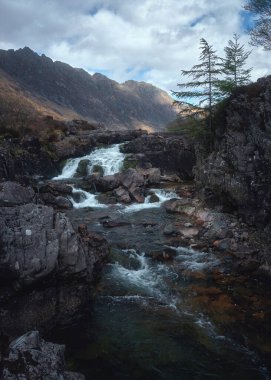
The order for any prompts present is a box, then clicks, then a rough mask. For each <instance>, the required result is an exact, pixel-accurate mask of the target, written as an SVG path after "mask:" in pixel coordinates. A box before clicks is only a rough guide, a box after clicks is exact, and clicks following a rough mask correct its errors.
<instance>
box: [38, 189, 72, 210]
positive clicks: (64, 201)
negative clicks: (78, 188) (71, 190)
mask: <svg viewBox="0 0 271 380" xmlns="http://www.w3.org/2000/svg"><path fill="white" fill-rule="evenodd" d="M41 199H42V200H43V202H44V203H45V204H46V205H48V206H53V207H54V208H57V209H66V210H68V209H71V208H73V205H72V202H71V201H70V200H69V199H68V198H65V197H62V196H60V195H59V196H57V197H55V196H54V195H52V194H50V193H45V194H41Z"/></svg>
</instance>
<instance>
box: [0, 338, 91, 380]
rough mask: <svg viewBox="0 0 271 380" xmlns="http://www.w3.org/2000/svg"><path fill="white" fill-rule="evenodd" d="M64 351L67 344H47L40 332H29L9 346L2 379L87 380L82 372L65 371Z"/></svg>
mask: <svg viewBox="0 0 271 380" xmlns="http://www.w3.org/2000/svg"><path fill="white" fill-rule="evenodd" d="M64 351H65V346H64V345H59V344H55V343H50V342H46V341H45V340H43V339H41V338H40V336H39V332H38V331H30V332H27V333H26V334H24V335H23V336H21V337H19V338H17V339H15V340H14V341H13V342H11V343H10V345H9V347H8V353H7V355H6V356H5V357H4V360H3V369H2V374H1V372H0V375H1V379H3V380H18V379H20V380H40V379H48V380H49V379H50V380H84V378H85V377H84V376H83V375H81V374H80V373H75V372H68V371H66V370H65V359H64ZM0 371H1V370H0Z"/></svg>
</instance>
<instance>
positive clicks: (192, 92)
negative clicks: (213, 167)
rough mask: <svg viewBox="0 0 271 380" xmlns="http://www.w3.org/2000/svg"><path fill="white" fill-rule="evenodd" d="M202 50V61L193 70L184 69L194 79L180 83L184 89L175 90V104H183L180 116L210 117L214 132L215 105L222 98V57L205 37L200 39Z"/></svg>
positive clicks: (209, 121)
mask: <svg viewBox="0 0 271 380" xmlns="http://www.w3.org/2000/svg"><path fill="white" fill-rule="evenodd" d="M200 50H201V54H200V58H199V59H200V63H199V64H198V65H195V66H193V67H192V68H191V70H182V75H183V76H188V77H190V78H191V79H192V80H191V81H189V82H186V83H178V87H180V88H181V89H184V90H182V91H173V92H172V93H173V96H175V97H176V98H177V99H178V100H176V101H175V102H174V104H176V105H179V106H182V107H181V111H180V116H189V115H191V114H192V115H193V116H200V115H203V116H204V117H206V119H208V123H209V128H210V132H214V131H213V124H212V118H213V106H214V104H215V103H216V102H217V101H218V99H219V98H220V90H219V88H218V81H219V79H218V76H219V74H220V72H221V68H220V61H221V59H220V58H219V57H218V56H217V55H216V51H215V50H214V49H213V47H212V46H211V45H210V44H208V42H207V41H206V40H205V39H204V38H202V39H201V40H200ZM185 89H187V90H185ZM194 103H197V104H194Z"/></svg>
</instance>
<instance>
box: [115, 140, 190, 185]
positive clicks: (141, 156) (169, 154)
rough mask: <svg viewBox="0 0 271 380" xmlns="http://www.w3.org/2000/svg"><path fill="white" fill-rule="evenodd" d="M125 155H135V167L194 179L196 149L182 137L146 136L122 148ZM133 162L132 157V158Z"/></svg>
mask: <svg viewBox="0 0 271 380" xmlns="http://www.w3.org/2000/svg"><path fill="white" fill-rule="evenodd" d="M122 151H123V152H124V153H133V154H134V157H133V161H134V162H135V163H134V164H135V165H138V166H139V167H143V168H149V167H152V166H153V167H157V168H160V169H161V172H162V173H177V174H178V175H179V176H180V178H182V179H191V178H193V173H192V169H193V166H194V164H195V154H194V149H193V147H192V146H190V145H189V143H188V142H187V141H186V140H185V139H184V138H180V137H171V136H160V135H145V136H140V137H138V138H137V139H134V140H132V141H130V142H129V143H127V144H125V145H124V146H123V147H122ZM130 160H132V157H130Z"/></svg>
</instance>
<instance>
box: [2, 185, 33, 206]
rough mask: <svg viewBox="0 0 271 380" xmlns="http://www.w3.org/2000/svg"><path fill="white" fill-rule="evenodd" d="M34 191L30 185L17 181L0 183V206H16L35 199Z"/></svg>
mask: <svg viewBox="0 0 271 380" xmlns="http://www.w3.org/2000/svg"><path fill="white" fill-rule="evenodd" d="M35 198H36V196H35V192H34V190H33V189H32V188H31V187H30V186H22V185H20V184H19V183H17V182H12V181H7V182H2V183H0V206H16V205H22V204H26V203H32V202H34V201H35Z"/></svg>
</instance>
